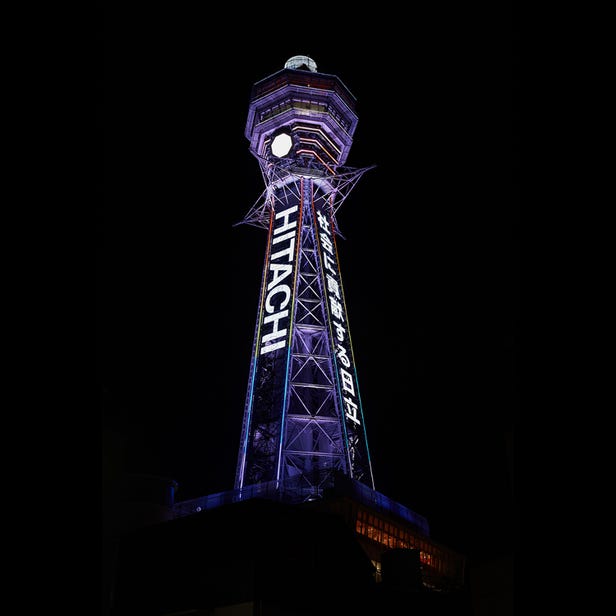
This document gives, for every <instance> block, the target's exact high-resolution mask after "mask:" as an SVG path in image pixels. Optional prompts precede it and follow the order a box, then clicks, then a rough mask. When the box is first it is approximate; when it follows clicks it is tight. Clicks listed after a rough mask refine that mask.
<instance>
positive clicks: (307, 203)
mask: <svg viewBox="0 0 616 616" xmlns="http://www.w3.org/2000/svg"><path fill="white" fill-rule="evenodd" d="M316 68H317V67H316V64H315V63H314V61H313V60H312V59H311V58H308V57H306V56H295V57H293V58H291V59H290V60H288V61H287V63H286V64H285V68H284V69H283V70H281V71H279V72H277V73H274V74H273V75H270V76H269V77H267V78H265V79H264V80H262V81H260V82H258V83H256V84H255V85H254V87H253V90H252V95H251V101H250V108H249V114H248V121H247V124H246V132H245V134H246V137H247V138H248V139H249V141H250V151H251V153H252V154H253V155H254V156H255V157H256V158H257V160H258V162H259V165H260V167H261V172H262V174H263V179H264V181H265V190H264V191H263V193H262V194H261V196H260V197H259V199H258V200H257V202H256V203H255V205H254V206H253V207H252V208H251V210H250V211H249V212H248V214H247V215H246V216H245V218H244V219H243V221H242V222H243V223H247V224H252V225H255V226H258V227H263V228H265V229H267V230H268V242H267V251H266V256H265V264H264V271H263V279H262V284H261V291H260V298H259V309H258V316H257V324H256V331H255V336H254V343H253V349H252V359H251V364H250V374H249V380H248V391H247V395H246V405H245V410H244V420H243V425H242V434H241V442H240V449H239V456H238V464H237V471H236V479H235V488H236V489H242V488H245V487H246V486H250V485H254V484H262V483H267V484H268V485H274V486H275V488H276V489H277V490H281V491H283V492H285V493H289V494H293V495H294V496H295V497H296V498H300V499H309V498H313V497H315V496H317V495H319V494H320V493H321V491H322V490H323V488H326V487H329V486H330V485H332V483H333V478H334V476H335V475H336V474H337V473H342V474H344V475H347V476H349V477H351V478H353V479H355V480H357V481H359V482H361V483H363V484H365V485H366V486H368V487H370V488H372V489H374V479H373V475H372V467H371V462H370V455H369V451H368V443H367V439H366V430H365V424H364V416H363V411H362V404H361V398H360V395H359V385H358V381H357V374H356V370H355V360H354V357H353V349H352V345H351V335H350V330H349V325H348V318H347V310H346V304H345V299H344V293H343V289H342V280H341V276H340V264H339V260H338V253H337V249H336V236H338V235H340V234H339V232H338V224H337V222H336V212H337V211H338V209H339V208H340V206H341V205H342V203H343V201H344V200H345V198H346V197H347V196H348V194H349V193H350V191H351V189H352V188H353V187H354V186H355V184H356V182H357V181H358V180H359V178H360V177H361V176H362V174H363V173H364V172H365V171H367V170H368V168H363V169H351V168H348V167H343V166H342V165H344V163H345V161H346V159H347V156H348V153H349V150H350V147H351V144H352V142H353V139H352V138H353V133H354V131H355V128H356V126H357V115H356V114H355V111H354V107H355V99H354V97H353V96H352V94H351V93H350V92H349V90H348V89H347V88H346V87H345V86H344V84H343V83H342V82H341V81H340V80H339V79H338V77H336V76H333V75H326V74H322V73H318V72H317V70H316Z"/></svg>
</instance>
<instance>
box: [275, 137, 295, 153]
mask: <svg viewBox="0 0 616 616" xmlns="http://www.w3.org/2000/svg"><path fill="white" fill-rule="evenodd" d="M292 145H293V141H292V140H291V135H287V133H280V134H279V135H276V136H275V137H274V140H273V141H272V154H273V155H274V156H277V157H278V158H281V157H282V156H286V155H287V154H288V153H289V152H290V151H291V146H292Z"/></svg>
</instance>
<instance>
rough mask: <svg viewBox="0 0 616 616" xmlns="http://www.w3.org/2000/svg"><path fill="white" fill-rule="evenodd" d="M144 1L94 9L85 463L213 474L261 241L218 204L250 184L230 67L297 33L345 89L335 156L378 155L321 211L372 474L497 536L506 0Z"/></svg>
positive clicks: (217, 479)
mask: <svg viewBox="0 0 616 616" xmlns="http://www.w3.org/2000/svg"><path fill="white" fill-rule="evenodd" d="M127 6H130V7H132V8H130V9H127V8H126V7H127ZM154 6H155V5H152V4H147V5H144V7H143V8H137V5H124V4H123V5H120V8H117V9H111V8H106V10H105V12H104V14H103V13H101V15H100V26H101V28H100V30H101V39H102V40H100V41H99V42H100V50H101V55H102V58H101V63H100V72H99V75H98V76H99V79H98V94H99V106H98V111H99V113H98V120H99V123H98V126H99V131H98V138H99V143H100V150H101V171H102V172H101V174H100V176H99V179H100V185H99V188H100V190H99V193H98V194H99V199H98V202H97V246H96V251H97V263H98V270H97V279H96V291H97V304H96V325H97V340H96V353H97V383H98V389H97V394H98V397H99V399H100V409H101V413H102V433H103V437H104V438H103V456H104V471H105V472H109V469H112V470H111V472H112V473H115V474H122V473H146V474H153V475H163V476H167V477H171V478H173V479H175V480H176V481H177V482H178V483H179V484H180V488H179V491H178V494H177V498H178V499H179V500H184V499H188V498H192V497H195V496H201V495H205V494H208V493H213V492H218V491H223V490H227V489H232V487H233V481H234V475H235V465H236V459H237V450H238V446H239V438H240V430H241V424H242V415H243V410H244V398H245V393H246V385H247V379H248V370H249V364H250V353H251V345H252V341H253V334H254V326H255V319H256V316H257V312H256V311H257V302H258V293H259V286H260V278H261V272H262V267H263V258H264V254H265V247H266V232H265V231H263V230H260V229H257V228H254V227H251V226H247V225H241V226H239V227H233V225H234V224H235V223H237V222H239V221H240V220H241V219H242V218H243V217H244V215H245V214H246V213H247V212H248V210H249V209H250V207H251V206H252V205H253V203H254V202H255V201H256V199H257V198H258V196H259V194H260V193H261V191H262V189H263V182H262V179H261V174H260V171H259V168H258V164H257V162H256V161H255V160H254V158H253V157H252V155H251V154H250V153H249V151H248V141H247V140H246V138H245V137H244V128H245V124H246V118H247V112H248V104H249V97H250V91H251V87H252V85H253V84H254V83H255V82H257V81H259V80H260V79H262V78H264V77H266V76H268V75H270V74H272V73H274V72H276V71H278V70H280V69H282V68H283V66H284V63H285V61H286V60H287V59H288V58H289V57H291V56H293V55H297V54H303V55H309V56H310V57H312V58H313V59H314V60H315V62H316V63H317V66H318V70H319V71H320V72H323V73H328V74H334V75H337V76H339V77H340V78H341V80H342V81H343V82H344V84H345V85H346V86H347V87H348V88H349V89H350V91H351V92H352V93H353V94H354V96H355V97H356V98H357V108H356V111H357V113H358V115H359V124H358V127H357V130H356V132H355V138H354V144H353V147H352V148H351V153H350V156H349V159H348V160H347V163H346V164H347V165H349V166H352V167H364V166H368V165H373V164H374V165H376V168H375V169H374V170H371V171H369V172H368V173H366V174H365V175H364V176H363V178H362V179H361V180H360V182H359V183H358V185H357V186H356V188H355V189H354V191H353V192H352V193H351V195H350V197H349V198H348V199H347V201H346V202H345V204H344V205H343V207H342V209H341V210H340V212H339V215H338V221H339V225H340V229H341V231H342V233H343V234H344V235H345V237H346V239H345V240H339V243H338V249H339V253H340V259H341V268H342V280H343V283H344V289H345V295H346V300H347V307H348V317H349V323H350V327H351V332H352V336H353V346H354V353H355V358H356V363H357V372H358V378H359V386H360V391H361V396H362V402H363V407H364V415H365V422H366V427H367V434H368V444H369V447H370V450H371V455H372V460H373V469H374V475H375V481H376V487H377V489H378V490H379V491H381V492H383V493H384V494H386V495H387V496H390V497H391V498H393V499H395V500H398V501H399V502H401V503H403V504H405V505H407V506H409V507H410V508H412V509H414V510H415V511H417V512H418V513H420V514H422V515H424V516H426V517H427V518H428V521H429V523H430V525H431V529H432V535H433V537H434V538H435V539H436V540H437V541H441V542H442V543H444V544H446V545H449V546H450V547H452V548H454V549H458V550H460V551H462V552H463V553H465V554H466V555H468V556H469V557H471V558H477V559H482V558H489V557H492V556H495V555H499V554H504V553H509V552H511V551H512V549H513V547H514V543H515V539H514V535H515V528H516V515H517V513H516V504H515V498H514V492H513V484H512V473H513V467H514V463H513V434H514V431H515V428H516V425H517V422H518V407H519V391H518V371H519V368H518V365H517V362H518V348H519V288H518V275H519V274H518V268H519V243H518V242H519V236H518V229H519V213H518V208H519V201H518V188H517V180H516V178H517V167H518V159H517V145H516V143H517V138H518V136H517V124H516V117H517V109H516V103H515V96H516V91H515V82H516V79H515V69H514V65H515V62H514V55H513V53H512V48H513V39H514V37H513V34H512V25H511V21H510V19H509V16H508V15H507V14H505V12H504V11H503V12H501V13H490V14H486V13H485V10H483V12H482V13H481V15H479V14H476V15H475V14H471V13H469V12H468V11H469V10H472V9H469V8H468V7H464V9H462V8H460V7H457V8H454V7H448V8H445V5H441V4H439V5H437V6H434V8H432V9H416V10H411V11H410V15H409V17H402V16H396V15H392V14H384V13H383V14H381V15H379V14H376V15H375V14H374V13H370V14H366V15H359V16H356V17H357V20H358V21H357V23H356V24H354V25H352V24H351V22H350V21H349V15H348V14H341V15H339V16H333V15H331V10H330V9H328V10H327V11H326V14H327V16H326V17H320V16H319V14H318V10H319V9H318V5H314V7H313V8H312V11H313V12H312V13H309V12H308V9H306V13H304V17H303V18H302V19H300V18H299V17H298V16H297V15H292V14H290V13H289V12H286V13H285V14H284V15H283V16H282V17H280V16H279V17H277V18H276V17H274V13H273V12H272V11H273V6H274V5H268V8H267V10H266V7H265V5H263V6H261V7H260V9H259V12H258V14H257V13H255V14H254V15H248V14H246V13H244V12H243V10H242V9H240V8H239V6H238V7H236V10H235V11H231V10H227V11H224V10H223V12H222V13H221V15H222V16H223V17H222V18H219V17H216V18H214V17H213V16H211V15H209V14H208V13H207V11H206V10H204V9H201V10H200V11H199V12H191V11H189V10H188V9H182V8H177V7H176V8H172V7H175V6H176V5H172V4H170V5H165V7H164V8H153V7H154ZM306 6H307V7H308V6H309V5H306ZM310 6H312V5H310ZM323 6H324V7H325V5H323ZM324 10H325V9H324ZM348 10H351V9H348ZM463 10H464V11H465V12H462V11H463ZM267 11H270V12H267ZM478 13H479V12H478ZM319 24H321V25H319ZM214 31H216V32H220V33H222V40H224V41H225V43H224V44H221V43H217V42H216V41H215V40H213V38H212V34H213V32H214ZM375 32H379V37H381V38H382V40H377V38H375V36H374V33H375Z"/></svg>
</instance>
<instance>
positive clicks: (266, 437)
mask: <svg viewBox="0 0 616 616" xmlns="http://www.w3.org/2000/svg"><path fill="white" fill-rule="evenodd" d="M293 201H294V199H289V200H287V202H286V203H281V202H277V204H276V209H275V211H274V212H272V219H271V225H270V233H269V239H268V249H267V257H266V265H265V272H264V278H263V286H262V289H261V302H260V309H259V319H258V329H257V334H256V340H255V357H254V364H253V367H252V368H253V372H252V377H251V392H250V396H249V400H248V405H249V409H248V412H249V413H250V425H249V427H248V434H246V435H245V436H246V438H247V440H246V445H247V443H248V442H250V444H251V446H250V448H249V449H247V450H246V452H245V459H244V465H245V467H244V473H243V474H244V477H243V481H242V483H243V484H251V483H256V482H260V481H269V480H271V479H274V478H275V475H276V462H277V458H278V452H279V443H280V437H281V433H280V430H281V418H282V414H283V407H284V404H285V391H286V383H287V380H288V370H289V346H290V339H291V328H292V319H293V315H292V312H293V306H294V305H295V301H294V300H295V298H294V295H295V287H296V272H297V255H298V252H299V232H300V228H301V203H300V202H299V200H296V202H295V203H293Z"/></svg>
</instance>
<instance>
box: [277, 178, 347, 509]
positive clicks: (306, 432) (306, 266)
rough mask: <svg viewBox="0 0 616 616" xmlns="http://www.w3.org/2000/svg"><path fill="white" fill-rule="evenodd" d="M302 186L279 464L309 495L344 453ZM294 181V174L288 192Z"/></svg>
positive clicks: (339, 465)
mask: <svg viewBox="0 0 616 616" xmlns="http://www.w3.org/2000/svg"><path fill="white" fill-rule="evenodd" d="M306 184H308V188H307V192H306V195H304V198H303V200H302V202H303V204H304V206H303V207H304V216H303V221H304V222H303V225H302V230H301V244H300V256H299V264H298V265H299V271H298V279H297V291H296V305H295V323H294V329H293V337H292V344H291V371H290V374H289V393H288V401H287V414H286V417H285V426H284V427H283V429H284V430H285V435H284V446H283V449H282V451H281V456H282V460H281V463H282V483H283V485H284V488H285V489H286V490H291V491H293V492H294V494H295V496H296V497H300V498H304V499H310V498H315V497H317V496H318V495H319V494H321V493H322V491H323V490H324V489H325V488H326V487H328V486H330V485H331V484H332V482H333V478H334V474H335V473H336V472H340V471H342V472H345V471H346V452H345V446H344V436H343V428H342V419H341V414H340V411H339V409H338V406H337V396H336V384H335V380H334V369H333V365H332V350H331V348H330V341H329V336H328V323H327V318H326V310H325V306H324V293H323V288H322V280H321V276H320V274H319V266H318V255H317V251H316V245H315V238H314V230H313V225H312V213H311V211H310V203H311V199H310V198H309V196H310V194H311V191H312V190H313V187H312V186H311V182H306ZM299 185H300V182H299V181H298V178H297V176H295V187H294V188H293V189H292V190H298V189H299Z"/></svg>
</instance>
